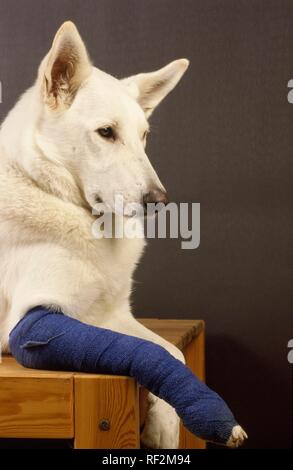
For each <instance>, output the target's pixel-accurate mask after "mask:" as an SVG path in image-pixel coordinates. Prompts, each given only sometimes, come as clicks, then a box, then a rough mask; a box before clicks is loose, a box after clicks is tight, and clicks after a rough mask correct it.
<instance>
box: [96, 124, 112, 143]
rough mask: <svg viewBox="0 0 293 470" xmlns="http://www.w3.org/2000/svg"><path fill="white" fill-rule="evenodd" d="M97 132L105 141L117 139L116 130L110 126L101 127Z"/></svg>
mask: <svg viewBox="0 0 293 470" xmlns="http://www.w3.org/2000/svg"><path fill="white" fill-rule="evenodd" d="M97 132H98V134H100V136H101V137H103V138H104V139H112V140H114V139H115V133H114V129H113V128H112V127H110V126H105V127H100V128H99V129H98V130H97Z"/></svg>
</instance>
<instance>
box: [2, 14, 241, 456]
mask: <svg viewBox="0 0 293 470" xmlns="http://www.w3.org/2000/svg"><path fill="white" fill-rule="evenodd" d="M187 67H188V61H187V60H186V59H180V60H175V61H174V62H171V63H170V64H169V65H167V66H165V67H163V68H162V69H160V70H158V71H156V72H152V73H142V74H139V75H135V76H133V77H130V78H127V79H124V80H117V79H116V78H114V77H112V76H110V75H108V74H106V73H104V72H102V71H101V70H99V69H97V68H95V67H93V66H92V64H91V62H90V60H89V58H88V54H87V51H86V48H85V46H84V43H83V41H82V39H81V38H80V36H79V33H78V31H77V29H76V27H75V26H74V24H73V23H71V22H66V23H64V24H63V25H62V27H61V28H60V29H59V31H58V32H57V34H56V37H55V39H54V42H53V45H52V48H51V50H50V51H49V53H48V54H47V55H46V57H45V58H44V60H43V61H42V63H41V65H40V68H39V73H38V78H37V80H36V82H35V84H34V85H33V86H32V87H31V88H30V89H29V90H27V91H26V93H24V95H23V96H22V97H21V99H20V100H19V101H18V103H17V104H16V106H15V107H14V108H13V109H12V111H11V112H10V113H9V115H8V116H7V118H6V119H5V121H4V123H3V125H2V128H1V132H0V158H1V165H0V211H1V212H0V214H1V218H0V259H1V263H0V279H1V284H0V341H1V344H2V347H3V348H4V350H8V335H9V332H10V331H11V329H12V328H13V327H14V326H15V324H16V323H17V322H18V321H19V320H20V318H21V317H22V316H23V315H24V314H25V313H26V312H27V310H29V309H30V308H32V307H34V306H36V305H47V306H55V307H58V308H60V309H61V310H62V311H63V312H64V313H65V314H67V315H69V316H72V317H74V318H77V319H79V320H81V321H84V322H86V323H89V324H92V325H95V326H100V327H106V328H110V329H112V330H115V331H118V332H121V333H127V334H132V335H134V336H138V337H140V338H145V339H147V340H150V341H153V342H155V343H158V344H160V345H161V346H163V347H164V348H166V349H167V350H168V351H169V352H170V353H171V354H172V355H173V356H175V357H176V358H178V359H180V360H181V361H184V358H183V355H182V353H181V352H180V351H179V350H178V349H177V348H175V347H174V346H173V345H171V344H169V343H168V342H167V341H165V340H164V339H162V338H161V337H159V336H157V335H155V334H154V333H152V332H151V331H149V330H148V329H146V328H144V327H143V326H142V325H141V324H140V323H139V322H137V321H136V320H135V318H134V317H133V316H132V314H131V308H130V303H129V296H130V292H131V283H132V274H133V271H134V269H135V266H136V264H137V262H138V260H139V258H140V256H141V254H142V251H143V248H144V241H143V240H141V239H139V238H136V239H132V240H131V239H127V238H123V239H110V240H109V239H105V238H104V239H100V240H96V239H94V238H93V236H92V225H93V222H94V220H95V218H94V216H93V215H92V207H94V206H95V204H96V203H97V202H101V201H102V202H104V203H105V204H106V205H107V206H108V207H110V208H111V207H113V205H114V197H115V195H116V194H120V195H122V196H123V197H124V200H125V201H126V202H135V203H141V202H144V203H146V202H158V201H160V202H163V203H165V202H166V201H167V197H166V192H165V189H164V187H163V185H162V183H161V182H160V180H159V178H158V176H157V174H156V173H155V171H154V169H153V167H152V166H151V164H150V162H149V160H148V157H147V155H146V153H145V145H146V137H147V134H148V130H149V125H148V121H147V118H148V117H149V116H150V115H151V113H152V111H153V110H154V108H155V107H156V106H157V105H158V104H159V103H160V102H161V101H162V99H163V98H164V97H165V96H166V95H167V94H168V93H169V92H170V91H171V90H172V89H173V88H174V87H175V85H176V84H177V83H178V81H179V80H180V78H181V77H182V75H183V74H184V72H185V70H186V69H187ZM149 400H150V408H149V413H148V416H147V419H146V424H145V427H144V431H143V433H142V442H143V444H144V445H145V446H147V447H151V448H176V447H177V446H178V435H179V419H178V417H177V415H176V413H175V411H174V410H173V408H171V407H170V406H169V405H168V404H166V403H165V402H163V401H162V400H160V399H158V398H156V397H154V396H153V395H149ZM236 434H237V435H236V436H233V439H234V440H235V438H236V441H237V439H238V433H236ZM241 436H242V434H241V432H240V431H239V440H242V437H241Z"/></svg>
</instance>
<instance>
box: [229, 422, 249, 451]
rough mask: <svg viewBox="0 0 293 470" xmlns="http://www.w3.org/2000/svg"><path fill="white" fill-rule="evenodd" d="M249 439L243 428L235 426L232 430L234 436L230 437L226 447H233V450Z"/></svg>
mask: <svg viewBox="0 0 293 470" xmlns="http://www.w3.org/2000/svg"><path fill="white" fill-rule="evenodd" d="M247 437H248V436H247V434H246V432H245V431H244V429H242V427H241V426H239V425H237V426H234V428H233V429H232V434H231V436H230V437H229V439H228V441H227V444H226V445H227V447H232V448H235V447H239V446H241V445H242V444H243V442H244V441H245V439H247Z"/></svg>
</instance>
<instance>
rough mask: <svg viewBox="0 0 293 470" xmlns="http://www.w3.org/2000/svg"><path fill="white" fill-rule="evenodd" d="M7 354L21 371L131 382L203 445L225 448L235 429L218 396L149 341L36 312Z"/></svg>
mask: <svg viewBox="0 0 293 470" xmlns="http://www.w3.org/2000/svg"><path fill="white" fill-rule="evenodd" d="M10 350H11V353H12V354H13V356H14V357H15V358H16V359H17V361H18V362H20V363H21V364H22V365H23V366H25V367H31V368H34V369H47V370H68V371H82V372H95V373H105V374H117V375H128V376H131V377H134V378H135V379H136V380H137V382H138V383H140V384H141V385H143V386H144V387H145V388H147V389H148V390H149V391H151V392H152V393H154V394H155V395H157V396H158V397H160V398H162V399H163V400H165V401H166V402H168V403H169V404H170V405H171V406H173V407H174V408H175V409H176V411H177V413H178V415H179V416H180V417H181V419H182V421H183V423H184V425H185V426H186V427H187V428H188V429H189V430H190V431H191V432H192V433H194V434H195V435H197V436H198V437H201V438H203V439H206V440H211V441H214V442H219V443H226V442H227V441H228V439H229V437H230V435H231V432H232V428H233V427H234V426H235V425H237V422H236V421H235V418H234V416H233V414H232V413H231V411H230V410H229V408H228V407H227V405H226V403H225V402H224V401H223V400H222V398H221V397H220V396H219V395H217V394H216V393H215V392H213V391H212V390H210V389H209V388H208V387H207V386H206V385H205V384H204V383H203V382H201V381H200V380H199V379H198V378H197V377H196V376H195V375H194V374H193V373H192V372H191V370H190V369H189V368H188V367H186V366H185V365H184V364H182V363H181V362H180V361H178V360H177V359H175V358H174V357H173V356H171V354H169V353H168V352H167V351H166V350H165V349H163V348H162V347H160V346H158V345H157V344H154V343H152V342H150V341H145V340H142V339H139V338H136V337H133V336H128V335H124V334H120V333H115V332H113V331H111V330H108V329H105V328H96V327H94V326H90V325H87V324H85V323H81V322H80V321H78V320H75V319H73V318H70V317H68V316H65V315H63V314H62V313H55V312H52V311H50V310H48V309H46V308H44V307H36V308H34V309H32V310H30V311H29V312H28V313H27V314H26V315H25V317H24V318H23V319H22V320H20V322H19V323H18V324H17V325H16V327H15V328H14V329H13V330H12V331H11V333H10Z"/></svg>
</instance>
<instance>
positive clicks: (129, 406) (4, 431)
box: [0, 318, 205, 449]
mask: <svg viewBox="0 0 293 470" xmlns="http://www.w3.org/2000/svg"><path fill="white" fill-rule="evenodd" d="M139 321H140V322H141V323H142V324H143V325H145V326H146V327H147V328H149V329H151V330H153V331H154V332H155V333H157V334H159V335H160V336H162V337H164V338H165V339H166V340H168V341H170V342H171V343H173V344H175V345H176V346H177V347H178V348H180V349H181V350H182V351H183V353H184V355H185V358H186V362H187V365H188V366H189V367H190V368H191V369H192V370H193V371H194V372H195V373H196V374H197V376H198V377H199V378H201V379H202V380H204V378H205V365H204V322H203V321H201V320H158V319H153V318H152V319H150V318H148V319H140V320H139ZM139 395H140V397H141V399H139ZM143 397H145V393H144V392H143V390H140V387H138V386H137V383H136V382H135V380H134V379H132V378H130V377H123V376H110V375H99V374H85V373H76V372H54V371H44V370H34V369H26V368H24V367H22V366H21V365H19V364H18V363H17V362H16V361H15V360H14V358H12V357H11V356H4V357H3V358H2V363H0V438H43V439H52V438H54V439H73V440H74V448H76V449H80V448H91V449H98V448H104V449H105V448H108V449H130V448H139V447H140V438H139V436H140V424H141V422H142V420H143V414H144V413H143V409H144V406H143V405H144V399H143ZM180 448H181V449H198V448H205V442H204V441H202V440H200V439H198V438H196V437H195V436H193V435H192V434H191V433H189V432H188V431H187V430H186V429H185V428H184V427H183V425H181V431H180Z"/></svg>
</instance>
